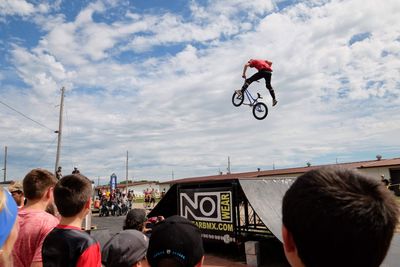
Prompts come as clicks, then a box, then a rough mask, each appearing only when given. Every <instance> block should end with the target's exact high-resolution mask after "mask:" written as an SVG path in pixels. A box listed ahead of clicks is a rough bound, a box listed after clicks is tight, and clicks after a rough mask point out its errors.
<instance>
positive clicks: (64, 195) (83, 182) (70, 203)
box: [54, 174, 92, 217]
mask: <svg viewBox="0 0 400 267" xmlns="http://www.w3.org/2000/svg"><path fill="white" fill-rule="evenodd" d="M91 196H92V182H91V181H90V180H89V179H88V178H86V177H85V176H83V175H81V174H70V175H66V176H64V177H63V178H61V179H60V180H59V181H58V183H57V185H56V186H55V188H54V201H55V203H56V206H57V209H58V212H59V213H60V214H61V216H63V217H73V216H76V215H78V214H79V213H81V212H83V211H84V214H83V215H86V213H87V212H88V211H89V209H90V205H91Z"/></svg>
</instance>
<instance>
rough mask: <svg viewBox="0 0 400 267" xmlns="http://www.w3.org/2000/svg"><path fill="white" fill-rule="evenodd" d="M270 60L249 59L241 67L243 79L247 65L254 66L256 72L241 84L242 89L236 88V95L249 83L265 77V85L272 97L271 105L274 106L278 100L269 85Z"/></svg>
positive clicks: (270, 73)
mask: <svg viewBox="0 0 400 267" xmlns="http://www.w3.org/2000/svg"><path fill="white" fill-rule="evenodd" d="M271 66H272V62H271V61H268V60H264V59H250V60H249V61H248V62H247V63H246V64H245V65H244V67H243V75H242V77H243V79H246V70H247V68H248V67H250V68H256V69H257V70H258V72H256V73H255V74H253V75H252V76H251V77H250V78H248V79H246V81H245V83H244V84H243V86H242V89H240V90H236V93H237V94H238V95H243V93H244V91H245V90H246V89H247V87H249V85H250V84H251V83H252V82H254V81H258V80H260V79H261V78H264V79H265V86H266V87H267V89H268V91H269V93H270V94H271V97H272V106H275V105H276V104H277V103H278V101H277V100H276V98H275V92H274V89H273V88H272V86H271V76H272V67H271Z"/></svg>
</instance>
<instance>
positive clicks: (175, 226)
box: [0, 168, 399, 267]
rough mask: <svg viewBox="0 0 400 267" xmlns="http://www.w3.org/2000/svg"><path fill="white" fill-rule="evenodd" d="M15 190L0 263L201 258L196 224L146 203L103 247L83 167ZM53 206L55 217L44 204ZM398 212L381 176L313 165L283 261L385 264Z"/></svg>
mask: <svg viewBox="0 0 400 267" xmlns="http://www.w3.org/2000/svg"><path fill="white" fill-rule="evenodd" d="M9 192H11V193H13V194H12V195H11V194H10V193H9ZM9 192H7V191H6V190H5V189H1V190H0V267H3V266H4V267H12V266H15V267H38V266H51V267H53V266H71V267H72V266H87V267H91V266H94V267H100V266H105V267H114V266H115V267H116V266H122V267H125V266H126V267H133V266H135V267H148V266H150V267H178V266H179V267H200V266H202V264H203V261H204V249H203V241H202V238H201V233H200V230H199V229H198V228H197V227H196V226H195V224H193V223H192V222H191V221H189V220H187V219H186V218H183V217H180V216H177V215H174V216H170V217H168V218H166V219H165V218H163V217H157V218H153V221H149V220H148V219H147V217H146V211H145V209H132V210H130V211H129V212H128V214H127V216H126V218H125V221H124V225H123V230H122V231H121V232H119V233H117V234H116V235H114V236H112V237H111V238H110V239H109V240H108V241H107V242H106V243H105V244H104V246H102V249H101V246H100V244H99V242H98V241H97V240H95V239H94V238H93V237H92V236H90V235H89V234H88V233H87V232H85V231H83V230H82V222H83V220H84V218H85V216H86V215H87V214H88V213H89V210H90V208H91V196H92V186H91V181H90V180H89V179H87V178H86V177H85V176H83V175H82V174H80V173H74V174H71V175H67V176H63V177H62V178H61V179H59V180H57V178H56V176H55V175H53V174H52V173H50V172H49V171H47V170H44V169H34V170H32V171H30V172H29V173H28V174H27V175H26V176H25V178H24V179H23V182H22V188H21V186H20V185H18V184H13V185H11V186H10V188H9ZM16 194H19V195H18V197H17V198H15V195H16ZM13 197H14V198H13ZM24 198H25V199H26V203H25V205H24V206H23V208H22V205H23V203H24ZM54 204H55V206H56V208H55V211H54V212H53V214H51V213H50V212H49V208H48V207H49V206H53V207H54ZM398 217H399V209H398V206H397V203H396V201H395V199H394V197H393V194H392V193H391V192H390V191H389V190H387V188H386V187H385V186H384V185H383V184H382V183H381V182H380V181H376V180H372V179H369V178H368V177H366V176H364V175H362V174H359V173H356V172H354V171H350V170H342V169H332V168H322V169H318V170H312V171H309V172H307V173H305V174H303V175H301V176H300V177H298V178H297V179H296V181H295V182H294V183H293V184H292V185H291V187H290V188H289V190H288V191H287V192H286V193H285V195H284V197H283V204H282V220H283V226H282V236H283V244H284V245H283V247H284V252H285V255H286V258H287V259H288V262H289V263H290V265H291V266H292V267H314V266H325V267H330V266H332V267H333V266H341V267H347V266H348V267H350V266H352V267H353V266H363V267H379V266H380V264H381V263H382V261H383V259H384V258H385V256H386V253H387V251H388V248H389V245H390V242H391V239H392V237H393V234H394V229H395V227H396V224H397V223H398Z"/></svg>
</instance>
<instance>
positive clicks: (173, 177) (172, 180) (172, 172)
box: [171, 170, 174, 181]
mask: <svg viewBox="0 0 400 267" xmlns="http://www.w3.org/2000/svg"><path fill="white" fill-rule="evenodd" d="M171 175H172V181H173V180H174V170H172V173H171Z"/></svg>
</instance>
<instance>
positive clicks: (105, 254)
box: [101, 230, 149, 267]
mask: <svg viewBox="0 0 400 267" xmlns="http://www.w3.org/2000/svg"><path fill="white" fill-rule="evenodd" d="M148 246H149V240H148V238H147V237H146V236H145V235H144V234H143V233H142V232H139V231H137V230H124V231H121V232H119V233H118V234H116V235H114V236H113V237H112V238H111V239H110V240H109V241H108V242H107V243H106V244H105V245H104V247H103V250H102V252H101V254H102V255H101V262H102V263H103V264H104V266H106V267H132V265H133V264H135V263H136V262H138V261H141V260H142V259H144V258H145V257H146V251H147V248H148Z"/></svg>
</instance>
